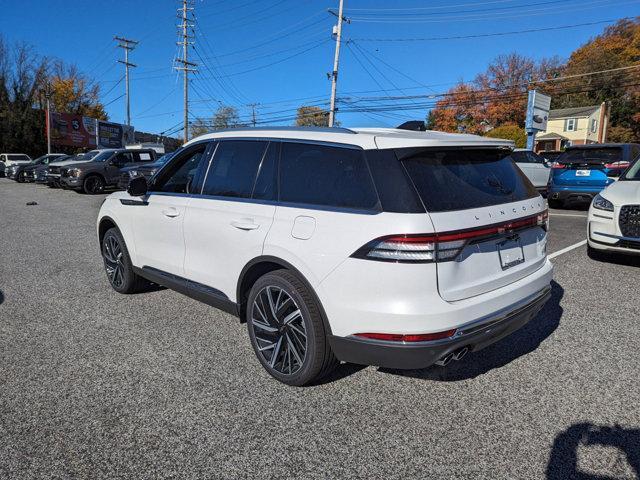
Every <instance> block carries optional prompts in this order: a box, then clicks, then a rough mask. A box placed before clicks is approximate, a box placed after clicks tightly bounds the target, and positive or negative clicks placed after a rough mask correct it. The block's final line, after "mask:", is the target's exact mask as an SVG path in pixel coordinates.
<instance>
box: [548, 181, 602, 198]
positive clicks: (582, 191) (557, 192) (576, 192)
mask: <svg viewBox="0 0 640 480" xmlns="http://www.w3.org/2000/svg"><path fill="white" fill-rule="evenodd" d="M604 189H605V187H604V186H603V187H588V188H585V187H581V188H578V187H571V186H568V187H558V186H553V185H552V186H551V188H549V192H548V193H547V198H548V199H549V200H560V201H575V202H590V201H591V200H593V197H595V196H596V195H597V194H598V193H600V192H601V191H602V190H604Z"/></svg>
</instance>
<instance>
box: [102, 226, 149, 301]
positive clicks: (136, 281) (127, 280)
mask: <svg viewBox="0 0 640 480" xmlns="http://www.w3.org/2000/svg"><path fill="white" fill-rule="evenodd" d="M100 251H101V253H102V260H103V262H104V269H105V272H106V273H107V279H108V280H109V283H110V284H111V287H112V288H113V289H114V290H115V291H116V292H118V293H136V292H139V291H141V290H143V289H144V288H145V287H146V286H147V285H148V284H149V282H147V281H146V280H145V279H144V278H142V277H140V276H139V275H136V274H135V273H134V272H133V265H132V264H131V257H129V251H128V250H127V245H126V244H125V242H124V238H122V234H121V233H120V230H118V229H117V228H116V227H113V228H110V229H109V230H107V231H106V233H105V234H104V237H102V244H101V245H100Z"/></svg>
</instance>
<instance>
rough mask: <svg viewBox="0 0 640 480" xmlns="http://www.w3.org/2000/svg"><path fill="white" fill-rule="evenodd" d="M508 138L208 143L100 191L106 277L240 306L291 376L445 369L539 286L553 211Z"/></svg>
mask: <svg viewBox="0 0 640 480" xmlns="http://www.w3.org/2000/svg"><path fill="white" fill-rule="evenodd" d="M511 146H512V143H511V142H508V141H503V140H496V139H489V138H483V137H477V136H473V135H456V134H446V133H439V132H410V131H403V130H395V129H357V130H349V129H340V128H332V129H327V128H324V129H323V128H317V129H306V128H305V129H302V128H283V129H278V128H271V129H238V130H231V131H225V132H216V133H214V134H210V135H205V136H202V137H199V138H197V139H195V140H192V141H191V142H189V143H188V144H186V145H185V146H184V147H183V148H182V149H181V150H180V151H179V152H177V153H176V155H175V156H174V157H173V158H172V159H171V160H170V161H169V162H168V163H167V164H166V165H165V166H164V167H163V168H162V169H161V170H160V171H159V172H158V173H157V174H156V175H155V176H154V177H153V178H152V179H151V181H150V182H149V184H147V181H146V180H145V179H144V178H143V177H138V178H135V179H133V180H131V182H130V184H129V188H128V192H118V193H114V194H112V195H110V196H109V197H108V198H107V199H106V201H105V202H104V204H103V205H102V208H101V209H100V214H99V217H98V237H99V241H100V246H101V250H102V255H103V257H104V265H105V269H106V272H107V276H108V278H109V281H110V283H111V285H112V286H113V288H114V289H115V290H117V291H118V292H122V293H129V292H133V291H135V290H138V289H140V288H142V287H143V286H144V284H145V282H147V281H151V282H155V283H158V284H161V285H164V286H167V287H169V288H172V289H175V290H177V291H179V292H181V293H184V294H186V295H189V296H191V297H193V298H196V299H198V300H201V301H203V302H205V303H207V304H209V305H212V306H215V307H218V308H221V309H223V310H225V311H227V312H230V313H233V314H234V315H237V316H239V317H240V319H241V321H246V322H247V326H248V331H249V336H250V339H251V344H252V345H253V348H254V350H255V353H256V355H257V357H258V359H259V360H260V362H261V364H262V365H263V366H264V368H265V369H266V370H267V371H268V372H269V373H270V374H271V375H272V376H273V377H275V378H276V379H278V380H280V381H282V382H284V383H287V384H290V385H303V384H306V383H309V382H312V381H314V380H317V379H318V378H320V377H321V376H322V375H324V374H326V373H327V372H329V371H330V370H331V368H333V367H334V366H335V365H336V364H337V363H338V361H345V362H353V363H360V364H370V365H380V366H385V367H391V368H405V369H413V368H423V367H427V366H430V365H433V364H434V363H438V364H440V365H446V364H447V363H448V362H449V361H451V360H452V359H455V360H459V359H461V358H462V357H463V356H464V355H465V354H466V353H467V352H469V351H476V350H479V349H481V348H483V347H485V346H487V345H489V344H491V343H493V342H495V341H497V340H499V339H500V338H502V337H504V336H506V335H508V334H509V333H511V332H513V331H514V330H516V329H518V328H519V327H521V326H522V325H524V324H525V323H526V322H527V321H529V320H530V319H531V318H533V317H534V316H535V315H536V314H537V312H538V311H539V310H540V309H541V308H542V306H543V304H544V303H545V302H546V301H547V299H548V298H549V295H550V282H551V278H552V273H553V267H552V265H551V263H550V262H549V261H548V259H547V255H546V243H547V210H546V205H545V202H544V200H543V199H542V198H541V197H540V196H539V195H538V194H537V192H536V190H535V188H534V187H533V186H532V185H531V183H530V182H529V181H528V180H527V179H526V177H525V176H524V174H523V173H522V172H521V171H520V170H519V169H518V168H517V167H516V166H515V164H514V163H513V161H512V160H511V159H509V158H507V156H508V155H509V153H510V151H511Z"/></svg>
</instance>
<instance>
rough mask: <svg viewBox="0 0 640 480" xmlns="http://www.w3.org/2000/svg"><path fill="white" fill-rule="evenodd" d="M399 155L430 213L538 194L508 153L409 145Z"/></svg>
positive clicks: (523, 198)
mask: <svg viewBox="0 0 640 480" xmlns="http://www.w3.org/2000/svg"><path fill="white" fill-rule="evenodd" d="M396 154H397V155H398V158H399V159H400V160H401V161H402V164H403V165H404V167H405V169H406V170H407V173H408V174H409V177H411V180H412V181H413V183H414V185H415V186H416V189H417V190H418V194H419V195H420V198H422V201H423V202H424V205H425V208H426V209H427V211H429V212H448V211H452V210H466V209H469V208H480V207H489V206H492V205H499V204H503V203H509V202H517V201H521V200H526V199H528V198H534V197H536V196H537V195H538V193H537V191H536V189H535V188H534V187H533V185H532V184H531V182H529V180H528V179H527V178H526V177H525V175H524V174H523V173H522V171H521V170H520V169H519V168H518V167H517V166H516V165H515V163H513V160H511V158H509V157H508V156H506V155H507V152H501V151H497V150H440V151H438V150H432V149H414V148H409V149H398V150H396Z"/></svg>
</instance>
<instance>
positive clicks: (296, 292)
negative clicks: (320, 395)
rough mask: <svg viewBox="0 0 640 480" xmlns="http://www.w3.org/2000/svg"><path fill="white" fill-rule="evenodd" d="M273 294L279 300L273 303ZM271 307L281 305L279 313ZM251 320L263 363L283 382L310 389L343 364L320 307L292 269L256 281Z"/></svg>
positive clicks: (250, 300)
mask: <svg viewBox="0 0 640 480" xmlns="http://www.w3.org/2000/svg"><path fill="white" fill-rule="evenodd" d="M280 292H284V293H283V294H282V295H280ZM269 295H271V296H272V300H273V302H269V301H268V296H269ZM286 296H288V299H287V298H286ZM269 304H272V305H273V306H274V307H275V311H276V314H275V315H273V311H274V309H273V308H272V307H271V306H270V305H269ZM256 305H257V307H256ZM260 306H262V307H260ZM262 310H264V311H262ZM298 310H299V312H300V314H299V315H296V314H295V313H296V311H298ZM288 318H289V319H290V320H288V321H287V319H288ZM291 318H292V319H291ZM246 320H247V329H248V331H249V338H250V339H251V346H252V347H253V350H254V352H255V354H256V356H257V357H258V360H259V361H260V363H261V364H262V366H263V367H264V369H265V370H266V371H267V372H268V373H269V374H270V375H271V376H272V377H274V378H275V379H276V380H279V381H280V382H282V383H285V384H287V385H293V386H302V385H307V384H309V383H312V382H315V381H318V380H320V379H321V378H322V377H324V376H325V375H327V374H328V373H329V372H331V371H332V370H333V369H334V368H335V367H336V365H337V364H338V363H339V362H338V361H337V359H336V358H335V356H334V355H333V352H332V351H331V347H330V346H329V341H328V339H327V332H326V331H325V327H324V322H323V321H322V315H321V313H320V306H319V305H318V303H317V301H316V299H315V297H314V296H313V294H312V293H311V292H310V291H309V289H308V288H307V287H306V285H305V284H304V283H303V282H302V281H301V280H300V279H299V278H298V277H297V276H296V275H294V274H293V273H291V272H290V271H288V270H276V271H273V272H270V273H267V274H266V275H263V276H262V277H260V278H259V279H258V280H257V281H256V283H255V284H254V285H253V287H252V288H251V291H250V292H249V298H248V302H247V312H246ZM287 322H288V323H287ZM270 330H276V331H270ZM270 345H272V347H270ZM274 353H275V355H276V357H275V360H274V357H273V355H274ZM300 360H301V361H300Z"/></svg>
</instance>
